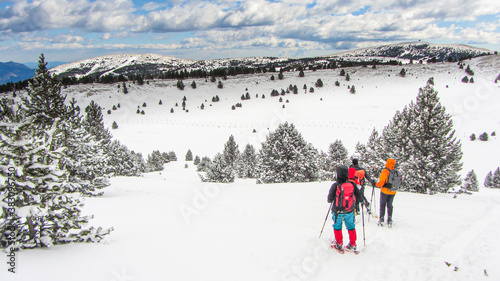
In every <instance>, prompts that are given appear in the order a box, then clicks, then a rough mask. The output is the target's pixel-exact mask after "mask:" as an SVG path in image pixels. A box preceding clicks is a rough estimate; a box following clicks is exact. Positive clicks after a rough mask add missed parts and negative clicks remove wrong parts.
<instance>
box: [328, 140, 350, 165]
mask: <svg viewBox="0 0 500 281" xmlns="http://www.w3.org/2000/svg"><path fill="white" fill-rule="evenodd" d="M348 155H349V153H348V151H347V149H346V148H345V146H344V144H343V143H342V141H341V140H335V141H334V142H333V143H332V144H330V146H329V147H328V158H327V159H328V160H327V161H328V162H327V163H328V167H329V168H328V171H330V172H335V171H336V170H337V168H338V167H339V166H342V165H346V164H348Z"/></svg>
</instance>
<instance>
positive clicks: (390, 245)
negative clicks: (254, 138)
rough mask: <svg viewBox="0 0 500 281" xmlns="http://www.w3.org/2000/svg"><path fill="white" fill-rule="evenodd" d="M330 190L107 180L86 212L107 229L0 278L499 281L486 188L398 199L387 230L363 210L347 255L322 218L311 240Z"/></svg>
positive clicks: (189, 176)
mask: <svg viewBox="0 0 500 281" xmlns="http://www.w3.org/2000/svg"><path fill="white" fill-rule="evenodd" d="M330 184H331V182H322V183H308V184H300V183H297V184H269V185H256V184H255V183H254V181H251V180H238V181H236V182H235V183H233V184H214V183H201V182H200V181H199V180H198V178H197V175H196V172H195V169H194V167H193V166H192V165H191V166H190V167H189V168H184V162H183V161H180V162H178V163H175V162H173V163H169V164H167V165H166V166H165V170H164V171H162V172H161V173H158V172H156V173H150V174H146V175H144V177H140V178H125V177H119V178H113V180H112V185H111V186H110V187H109V188H107V190H106V194H105V195H104V197H102V198H91V199H87V201H86V207H85V208H86V210H87V211H88V212H92V213H94V214H95V216H96V217H95V219H94V220H93V221H92V222H93V224H94V225H100V226H104V227H108V226H114V228H115V231H113V232H112V234H111V235H110V236H109V237H108V238H106V239H105V240H104V241H103V242H101V243H100V244H94V245H92V244H74V245H63V246H56V247H53V248H51V249H38V250H30V251H22V252H20V253H19V254H18V257H17V260H18V265H17V273H16V274H11V273H8V272H7V270H6V269H4V270H2V271H1V273H0V276H1V280H40V281H42V280H85V281H87V280H96V281H97V280H103V281H108V280H116V281H125V280H129V281H134V280H249V281H250V280H252V281H253V280H273V281H274V280H332V279H333V278H341V279H342V280H483V279H484V280H487V279H488V278H487V277H486V276H485V271H486V273H487V274H488V276H489V278H490V279H491V280H498V279H499V278H500V270H499V268H498V263H499V261H500V245H499V244H498V237H500V192H498V191H497V190H487V189H484V188H483V189H482V190H481V192H479V193H476V194H474V195H471V196H469V195H461V196H458V198H456V199H454V198H453V195H451V194H438V195H434V196H429V195H420V194H409V193H402V192H400V193H399V194H397V195H396V198H395V210H394V220H395V223H394V227H393V228H392V229H388V228H380V227H377V225H376V219H374V218H370V220H369V221H368V216H367V215H366V214H365V239H363V226H362V221H361V219H362V218H361V216H358V217H357V227H356V228H357V231H358V245H359V248H360V249H361V253H360V254H359V255H357V256H355V255H353V254H350V253H345V254H344V255H340V254H338V253H337V252H336V251H333V250H332V249H331V248H330V241H331V239H332V238H333V230H332V227H331V225H332V221H331V216H329V217H328V222H327V225H326V226H325V230H324V232H323V235H322V237H321V239H318V236H319V233H320V230H321V226H322V224H323V222H324V218H325V215H326V212H327V210H328V207H329V204H328V203H326V195H327V193H328V189H329V187H330ZM368 191H369V192H368V195H369V194H370V192H371V189H368ZM376 198H377V199H378V198H379V194H378V190H377V192H376ZM344 231H345V230H344ZM344 241H345V243H347V232H345V233H344ZM364 241H365V242H366V246H365V245H364ZM445 262H448V263H450V264H451V265H450V266H449V267H448V266H447V265H446V263H445ZM455 267H456V268H457V270H456V271H455Z"/></svg>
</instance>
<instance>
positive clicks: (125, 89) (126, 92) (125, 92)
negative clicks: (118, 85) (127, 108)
mask: <svg viewBox="0 0 500 281" xmlns="http://www.w3.org/2000/svg"><path fill="white" fill-rule="evenodd" d="M122 88H123V93H124V94H125V95H126V94H128V89H127V85H126V84H125V82H123V87H122Z"/></svg>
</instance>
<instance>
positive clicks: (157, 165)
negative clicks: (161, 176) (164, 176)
mask: <svg viewBox="0 0 500 281" xmlns="http://www.w3.org/2000/svg"><path fill="white" fill-rule="evenodd" d="M146 163H147V165H148V170H149V171H150V172H157V171H163V165H164V164H165V159H164V158H163V156H162V155H161V153H160V151H159V150H154V151H153V152H152V153H151V154H150V155H148V159H147V161H146Z"/></svg>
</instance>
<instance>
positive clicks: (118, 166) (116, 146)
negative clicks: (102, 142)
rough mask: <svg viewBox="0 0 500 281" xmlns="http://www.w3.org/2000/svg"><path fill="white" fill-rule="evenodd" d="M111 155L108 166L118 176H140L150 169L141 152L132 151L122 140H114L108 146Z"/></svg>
mask: <svg viewBox="0 0 500 281" xmlns="http://www.w3.org/2000/svg"><path fill="white" fill-rule="evenodd" d="M106 154H107V155H108V156H109V160H108V168H109V169H110V171H111V172H113V173H114V175H116V176H128V177H130V176H136V177H137V176H140V175H141V174H142V173H145V172H147V171H148V166H147V163H146V161H144V157H143V156H142V154H141V153H135V152H134V151H130V150H129V149H128V147H127V146H125V145H122V144H121V143H120V141H118V140H113V141H112V142H110V143H109V144H108V145H107V146H106Z"/></svg>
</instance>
